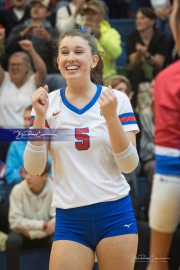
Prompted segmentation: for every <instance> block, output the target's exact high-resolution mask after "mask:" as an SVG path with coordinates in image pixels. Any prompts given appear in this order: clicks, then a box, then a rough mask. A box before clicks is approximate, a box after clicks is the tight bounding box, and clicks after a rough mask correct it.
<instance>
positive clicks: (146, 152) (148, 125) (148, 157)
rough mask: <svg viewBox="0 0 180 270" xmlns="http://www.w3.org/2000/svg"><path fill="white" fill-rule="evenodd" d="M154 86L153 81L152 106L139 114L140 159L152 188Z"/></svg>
mask: <svg viewBox="0 0 180 270" xmlns="http://www.w3.org/2000/svg"><path fill="white" fill-rule="evenodd" d="M154 86H155V80H154V79H153V80H152V82H151V84H150V87H149V94H150V98H151V104H149V106H147V107H146V108H144V109H143V110H142V111H140V113H139V118H140V122H141V128H142V129H141V140H140V158H141V161H142V164H141V165H142V171H143V173H144V174H145V176H147V179H148V181H149V184H150V186H151V185H152V180H153V175H154V169H155V155H154Z"/></svg>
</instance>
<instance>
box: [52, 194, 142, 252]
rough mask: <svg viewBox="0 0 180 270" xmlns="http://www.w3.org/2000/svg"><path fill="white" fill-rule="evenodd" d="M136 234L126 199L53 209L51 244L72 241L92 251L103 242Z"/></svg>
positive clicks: (131, 209)
mask: <svg viewBox="0 0 180 270" xmlns="http://www.w3.org/2000/svg"><path fill="white" fill-rule="evenodd" d="M137 233H138V231H137V225H136V219H135V216H134V210H133V207H132V202H131V198H130V196H129V195H128V196H126V197H124V198H122V199H118V200H116V201H109V202H102V203H97V204H93V205H88V206H83V207H78V208H71V209H59V208H57V209H56V226H55V233H54V241H57V240H70V241H75V242H78V243H81V244H83V245H85V246H87V247H89V248H91V249H92V250H95V249H96V246H97V244H98V243H99V242H100V241H101V240H102V239H104V238H107V237H112V236H118V235H123V234H137Z"/></svg>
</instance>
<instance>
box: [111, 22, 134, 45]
mask: <svg viewBox="0 0 180 270" xmlns="http://www.w3.org/2000/svg"><path fill="white" fill-rule="evenodd" d="M109 23H110V25H111V27H113V28H115V29H116V30H117V31H118V32H119V33H120V35H121V40H122V41H123V42H126V40H127V36H128V35H129V34H131V33H132V32H133V31H135V30H136V25H135V19H110V20H109Z"/></svg>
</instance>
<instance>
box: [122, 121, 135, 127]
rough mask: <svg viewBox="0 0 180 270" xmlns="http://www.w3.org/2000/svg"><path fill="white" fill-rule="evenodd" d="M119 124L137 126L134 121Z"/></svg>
mask: <svg viewBox="0 0 180 270" xmlns="http://www.w3.org/2000/svg"><path fill="white" fill-rule="evenodd" d="M121 124H122V126H124V125H131V124H136V125H137V122H136V121H127V122H122V123H121Z"/></svg>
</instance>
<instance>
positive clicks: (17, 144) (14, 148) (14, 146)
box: [5, 105, 51, 185]
mask: <svg viewBox="0 0 180 270" xmlns="http://www.w3.org/2000/svg"><path fill="white" fill-rule="evenodd" d="M31 110H32V105H29V106H28V107H27V108H26V109H25V111H24V128H25V129H29V126H30V115H31ZM25 147H26V141H14V142H12V143H11V145H10V147H9V149H8V153H7V158H6V167H5V175H6V182H7V184H13V185H14V184H17V183H19V182H21V181H22V180H23V179H24V178H25V175H26V171H25V169H24V166H23V155H24V150H25ZM48 162H49V163H51V160H50V159H48ZM49 173H50V172H49Z"/></svg>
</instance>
